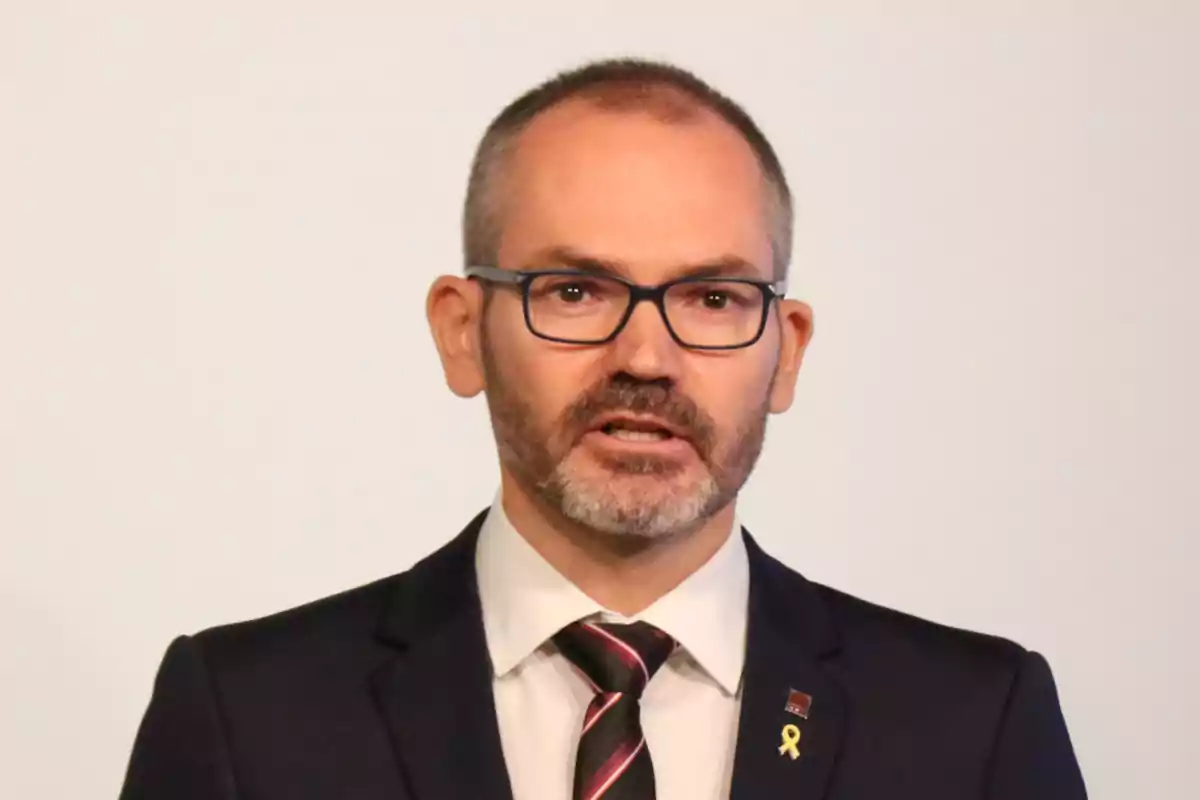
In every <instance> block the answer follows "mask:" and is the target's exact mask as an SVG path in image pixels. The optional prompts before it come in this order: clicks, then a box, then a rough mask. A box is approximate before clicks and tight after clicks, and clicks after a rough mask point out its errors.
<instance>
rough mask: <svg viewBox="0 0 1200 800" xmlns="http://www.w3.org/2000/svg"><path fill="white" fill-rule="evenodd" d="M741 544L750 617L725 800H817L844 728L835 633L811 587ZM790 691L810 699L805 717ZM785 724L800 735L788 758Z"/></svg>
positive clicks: (826, 783) (749, 541)
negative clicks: (792, 707)
mask: <svg viewBox="0 0 1200 800" xmlns="http://www.w3.org/2000/svg"><path fill="white" fill-rule="evenodd" d="M745 538H746V547H747V553H748V556H749V558H750V613H749V621H748V626H747V636H746V639H747V641H746V665H745V672H744V675H743V681H742V686H743V691H742V710H741V718H740V720H739V723H738V738H737V746H736V749H735V753H734V768H733V782H732V789H731V800H758V799H759V798H765V797H789V798H798V800H819V798H822V797H824V796H825V793H826V791H827V789H828V786H829V781H830V776H831V773H832V771H833V766H834V763H835V761H836V759H837V755H838V751H839V749H840V747H841V742H842V736H843V732H844V728H845V716H846V709H845V697H844V695H843V692H842V689H841V687H840V686H839V684H838V682H837V680H836V678H835V677H834V675H833V673H832V671H831V670H830V669H829V666H828V664H827V663H826V662H827V659H828V658H829V657H830V656H832V655H833V654H834V653H835V652H836V650H837V648H838V638H837V635H836V630H835V629H834V627H833V625H832V622H831V620H830V619H829V617H828V616H827V614H826V611H825V607H824V603H823V602H822V600H821V598H820V597H819V596H818V595H817V593H816V589H815V588H814V587H813V586H812V585H811V584H809V583H808V582H807V581H806V580H805V579H804V578H802V577H800V576H799V575H797V574H796V573H794V572H792V571H791V570H789V569H787V568H786V567H784V566H783V565H782V564H780V563H779V562H777V561H775V560H774V559H772V558H771V557H770V556H767V555H766V554H765V553H763V551H762V550H761V549H759V547H758V546H757V544H755V542H754V541H753V539H751V538H750V535H749V534H748V533H747V534H745ZM792 692H798V693H801V695H807V696H808V697H809V698H811V705H810V706H809V708H808V709H807V718H804V716H802V714H798V713H793V712H792V711H789V710H788V705H789V700H790V699H791V694H792ZM796 699H797V700H799V701H800V703H799V705H800V708H799V709H797V710H799V711H805V709H804V708H803V705H804V704H803V700H804V698H803V697H802V696H799V695H798V696H797V698H796ZM788 725H794V726H795V729H796V730H797V731H798V732H799V735H800V738H799V741H798V742H797V743H796V749H797V750H798V751H799V757H798V758H794V759H793V758H792V757H791V755H790V754H789V753H788V752H786V751H785V752H780V748H781V746H782V745H783V744H784V736H785V734H784V728H785V726H788Z"/></svg>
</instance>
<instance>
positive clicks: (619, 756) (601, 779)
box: [583, 736, 646, 800]
mask: <svg viewBox="0 0 1200 800" xmlns="http://www.w3.org/2000/svg"><path fill="white" fill-rule="evenodd" d="M645 746H646V737H644V736H643V737H642V739H641V741H639V742H638V743H637V746H636V747H632V748H631V747H630V746H629V745H628V744H622V745H621V746H620V747H618V748H617V750H616V752H614V753H613V754H612V755H611V756H609V757H608V760H607V761H605V762H604V766H602V767H601V768H600V769H599V770H597V771H596V775H595V776H594V777H593V778H592V783H591V786H589V788H588V790H587V791H586V792H584V794H583V797H584V800H600V797H602V796H603V795H604V793H605V792H607V791H608V789H609V787H610V786H612V785H613V784H614V783H616V782H617V779H618V778H620V777H621V776H622V775H624V774H625V770H627V769H629V765H630V764H632V763H633V760H634V759H635V758H637V754H638V753H640V752H642V748H643V747H645Z"/></svg>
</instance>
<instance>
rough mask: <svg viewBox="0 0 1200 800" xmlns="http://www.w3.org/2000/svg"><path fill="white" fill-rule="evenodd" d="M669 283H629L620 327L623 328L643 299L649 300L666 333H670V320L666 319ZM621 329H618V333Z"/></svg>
mask: <svg viewBox="0 0 1200 800" xmlns="http://www.w3.org/2000/svg"><path fill="white" fill-rule="evenodd" d="M670 287H671V284H669V283H664V284H659V285H658V286H642V285H641V284H637V283H631V284H629V307H628V308H627V309H626V311H625V321H624V322H622V323H621V328H622V329H624V328H625V327H626V326H627V325H628V324H629V321H630V320H631V319H633V315H634V312H636V311H637V310H638V306H640V305H641V304H642V302H643V301H649V302H650V304H651V305H653V306H654V307H655V309H656V310H657V311H658V318H659V320H660V321H661V322H662V324H663V327H664V328H665V329H666V331H667V333H668V334H670V333H671V322H670V320H668V319H667V303H666V296H667V289H669V288H670ZM620 332H621V331H618V333H620Z"/></svg>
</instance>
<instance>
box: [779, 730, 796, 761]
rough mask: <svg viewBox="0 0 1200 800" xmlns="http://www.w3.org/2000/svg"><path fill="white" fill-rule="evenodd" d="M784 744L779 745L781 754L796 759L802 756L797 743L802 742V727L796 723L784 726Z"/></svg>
mask: <svg viewBox="0 0 1200 800" xmlns="http://www.w3.org/2000/svg"><path fill="white" fill-rule="evenodd" d="M782 735H783V744H781V745H779V755H783V754H785V753H786V754H787V755H789V756H791V757H792V760H793V761H795V760H796V759H797V758H799V757H800V748H799V747H797V746H796V745H798V744H800V729H799V728H797V727H796V726H795V725H784V726H783V731H782Z"/></svg>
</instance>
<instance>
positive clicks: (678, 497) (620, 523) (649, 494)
mask: <svg viewBox="0 0 1200 800" xmlns="http://www.w3.org/2000/svg"><path fill="white" fill-rule="evenodd" d="M571 466H572V465H569V464H566V463H564V464H563V465H562V467H561V468H560V469H559V470H557V471H556V474H555V479H554V481H553V483H554V484H555V487H554V488H555V490H556V491H554V492H553V493H554V494H555V495H557V497H556V499H557V500H558V502H557V505H558V506H559V508H560V510H561V511H562V514H563V516H565V517H566V518H567V519H569V520H571V521H573V522H576V523H578V524H579V525H582V526H583V527H585V528H589V529H591V530H594V531H596V532H597V533H603V534H608V535H610V536H621V537H637V538H640V539H662V538H667V537H670V536H673V535H676V534H678V533H681V532H684V531H687V530H690V529H692V528H694V527H695V526H696V525H697V524H698V523H700V522H703V521H704V520H705V519H706V518H707V517H708V516H709V515H710V514H711V513H712V508H713V505H714V500H715V499H716V497H717V495H718V493H719V490H718V488H717V485H716V482H715V481H714V480H713V479H712V478H711V477H710V476H708V475H704V476H703V477H699V476H696V475H689V474H687V473H688V472H691V470H686V471H685V472H683V473H677V474H674V475H654V474H629V473H625V474H619V473H618V474H616V475H614V474H612V473H611V472H609V471H608V470H601V471H599V472H597V471H596V470H592V469H589V470H586V471H585V470H579V469H572V468H571Z"/></svg>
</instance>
